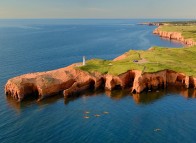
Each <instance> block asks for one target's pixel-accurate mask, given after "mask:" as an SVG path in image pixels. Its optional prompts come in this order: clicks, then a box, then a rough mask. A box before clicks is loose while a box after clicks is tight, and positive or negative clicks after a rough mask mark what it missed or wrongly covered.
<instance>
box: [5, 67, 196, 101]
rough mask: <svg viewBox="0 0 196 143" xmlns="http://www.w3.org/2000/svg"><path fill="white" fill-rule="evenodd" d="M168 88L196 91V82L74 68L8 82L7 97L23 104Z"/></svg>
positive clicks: (170, 74)
mask: <svg viewBox="0 0 196 143" xmlns="http://www.w3.org/2000/svg"><path fill="white" fill-rule="evenodd" d="M167 84H173V85H178V86H182V87H185V88H189V87H192V88H196V78H194V77H189V76H186V75H184V74H182V73H176V72H174V71H170V70H163V71H159V72H155V73H142V72H141V71H137V70H132V71H127V72H125V73H123V74H120V75H118V76H114V75H110V74H100V73H88V72H85V71H82V70H80V69H78V68H77V67H76V64H73V65H71V66H69V67H65V68H61V69H57V70H53V71H48V72H39V73H31V74H25V75H21V76H18V77H15V78H12V79H10V80H8V82H7V84H6V85H5V93H6V94H7V95H11V96H13V97H14V98H15V99H16V100H18V101H21V100H23V99H24V97H25V96H28V95H29V96H33V95H38V96H39V99H43V98H44V97H47V96H50V95H54V94H57V93H59V92H63V93H64V96H65V97H67V96H71V95H72V94H74V93H77V92H82V91H85V90H88V89H90V88H91V89H94V90H96V89H99V88H101V87H104V88H105V89H106V90H113V89H115V88H118V89H119V88H121V89H124V88H127V87H128V88H132V92H134V93H140V92H142V91H143V90H145V89H154V88H165V87H166V86H167Z"/></svg>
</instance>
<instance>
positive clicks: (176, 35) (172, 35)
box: [153, 27, 196, 46]
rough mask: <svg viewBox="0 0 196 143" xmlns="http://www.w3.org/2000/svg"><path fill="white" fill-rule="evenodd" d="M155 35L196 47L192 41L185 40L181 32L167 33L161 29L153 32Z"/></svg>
mask: <svg viewBox="0 0 196 143" xmlns="http://www.w3.org/2000/svg"><path fill="white" fill-rule="evenodd" d="M153 33H154V34H157V35H159V36H160V37H163V38H167V39H171V40H177V41H180V42H182V43H184V44H186V45H188V46H194V45H196V42H195V41H194V40H192V39H185V38H184V37H183V36H182V34H181V33H179V32H167V31H161V30H160V27H158V28H156V29H155V30H154V31H153Z"/></svg>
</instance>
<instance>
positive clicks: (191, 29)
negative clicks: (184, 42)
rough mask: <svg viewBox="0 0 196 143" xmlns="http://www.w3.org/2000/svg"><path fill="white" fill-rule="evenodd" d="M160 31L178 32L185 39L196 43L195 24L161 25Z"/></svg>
mask: <svg viewBox="0 0 196 143" xmlns="http://www.w3.org/2000/svg"><path fill="white" fill-rule="evenodd" d="M160 30H161V31H167V32H180V33H182V36H183V37H184V38H185V39H189V38H191V39H193V40H194V41H196V23H189V24H188V23H187V24H176V23H175V24H171V23H168V25H163V26H161V27H160Z"/></svg>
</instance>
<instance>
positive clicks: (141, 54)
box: [80, 22, 196, 77]
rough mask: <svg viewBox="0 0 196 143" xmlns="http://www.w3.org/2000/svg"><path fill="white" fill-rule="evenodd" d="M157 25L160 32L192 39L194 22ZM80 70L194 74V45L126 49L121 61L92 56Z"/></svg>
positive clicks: (195, 36) (193, 36)
mask: <svg viewBox="0 0 196 143" xmlns="http://www.w3.org/2000/svg"><path fill="white" fill-rule="evenodd" d="M160 28H161V30H162V31H168V32H181V33H182V35H183V36H184V38H187V39H189V38H192V39H193V40H195V41H196V22H190V23H188V22H177V23H176V22H173V23H172V22H171V23H164V25H162V26H161V27H160ZM80 69H82V70H85V71H88V72H95V71H97V72H101V73H109V74H112V75H119V74H121V73H124V72H126V71H128V70H142V71H143V72H157V71H160V70H165V69H169V70H174V71H176V72H181V73H185V74H186V75H189V76H194V77H196V46H193V47H187V48H164V47H152V48H150V50H146V51H143V50H137V51H136V50H130V51H129V52H127V53H125V58H123V59H121V60H118V61H110V60H101V59H92V60H89V61H87V63H86V65H85V66H82V67H80Z"/></svg>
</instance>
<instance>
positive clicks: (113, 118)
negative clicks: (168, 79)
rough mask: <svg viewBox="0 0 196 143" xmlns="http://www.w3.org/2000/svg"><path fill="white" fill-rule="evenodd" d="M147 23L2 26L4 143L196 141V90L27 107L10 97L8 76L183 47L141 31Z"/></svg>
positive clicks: (0, 121) (0, 131)
mask: <svg viewBox="0 0 196 143" xmlns="http://www.w3.org/2000/svg"><path fill="white" fill-rule="evenodd" d="M146 21H150V20H144V19H142V20H138V19H137V20H134V19H133V20H128V19H116V20H115V19H111V20H101V19H99V20H97V19H91V20H89V19H85V20H82V19H65V20H64V19H59V20H58V19H44V20H43V19H33V20H32V19H29V20H0V142H1V143H12V142H15V143H17V142H18V143H23V142H24V143H26V142H28V143H34V142H39V143H42V142H49V143H50V142H51V143H53V142H73V143H75V142H76V143H77V142H85V143H91V142H98V143H99V142H112V143H114V142H125V143H130V142H133V143H155V142H160V143H165V142H172V143H181V142H187V143H194V142H195V141H196V136H195V131H196V123H195V120H196V106H195V104H196V99H194V97H193V96H192V95H193V91H181V90H178V89H171V90H170V89H168V90H163V91H160V92H152V93H143V94H141V95H132V94H130V93H129V92H126V91H122V92H120V91H114V92H112V93H108V92H106V93H105V92H102V91H100V92H96V93H93V92H92V93H84V94H82V95H81V96H79V97H75V98H72V99H64V98H63V96H62V95H57V96H55V97H51V98H49V99H46V100H44V101H41V102H37V101H36V100H35V99H29V100H27V101H25V102H22V103H16V102H15V101H14V100H13V99H11V98H10V97H6V96H5V95H4V89H3V88H4V84H5V83H6V81H7V80H8V79H9V78H11V77H14V76H17V75H21V74H24V73H29V72H36V71H46V70H52V69H56V68H60V67H64V66H67V65H69V64H72V63H75V62H80V61H81V60H82V56H86V57H87V59H91V58H103V59H113V58H115V57H117V56H119V55H121V54H123V53H124V52H126V51H128V50H130V49H135V50H146V49H148V48H150V47H151V46H155V45H157V46H166V47H181V46H182V44H181V43H178V42H175V41H169V40H164V39H161V38H159V37H158V36H155V35H153V34H152V31H153V29H155V28H156V27H154V26H144V25H138V23H141V22H146ZM153 21H156V20H153ZM157 21H159V20H157ZM86 111H88V112H90V113H89V114H86V113H85V112H86ZM104 112H108V114H104ZM95 114H99V115H100V117H95V116H94V115H95ZM85 116H89V118H88V119H86V118H84V117H85Z"/></svg>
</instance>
